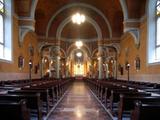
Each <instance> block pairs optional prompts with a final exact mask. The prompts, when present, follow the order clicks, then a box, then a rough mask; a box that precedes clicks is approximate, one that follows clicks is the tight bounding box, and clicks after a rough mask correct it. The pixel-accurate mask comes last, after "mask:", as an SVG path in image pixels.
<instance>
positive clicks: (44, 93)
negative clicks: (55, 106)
mask: <svg viewBox="0 0 160 120" xmlns="http://www.w3.org/2000/svg"><path fill="white" fill-rule="evenodd" d="M22 90H25V91H29V92H38V93H40V99H41V100H42V101H43V102H44V103H45V106H46V113H48V112H49V109H50V108H49V106H50V104H49V92H48V89H47V88H43V87H30V88H22Z"/></svg>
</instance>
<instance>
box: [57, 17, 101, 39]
mask: <svg viewBox="0 0 160 120" xmlns="http://www.w3.org/2000/svg"><path fill="white" fill-rule="evenodd" d="M86 21H88V22H89V23H90V24H92V25H93V26H94V28H95V30H96V32H97V35H98V36H97V39H98V40H102V31H101V29H100V27H99V25H98V24H97V23H96V21H95V20H93V19H92V18H90V17H88V16H86ZM69 22H71V17H68V18H66V19H65V20H64V21H62V22H61V24H60V25H59V27H58V29H57V34H56V38H57V39H58V40H60V39H61V32H62V30H63V28H64V27H65V25H66V24H67V23H69Z"/></svg>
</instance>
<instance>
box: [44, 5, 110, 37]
mask: <svg viewBox="0 0 160 120" xmlns="http://www.w3.org/2000/svg"><path fill="white" fill-rule="evenodd" d="M76 6H79V7H86V8H89V9H92V10H94V11H95V12H96V13H98V14H99V15H100V16H101V17H102V18H103V19H104V20H105V22H106V24H107V26H108V30H109V36H110V38H111V37H112V29H111V26H110V23H109V21H108V19H107V18H106V17H105V15H104V14H103V13H102V12H101V11H100V10H98V9H97V8H96V7H94V6H92V5H88V4H85V3H72V4H67V5H65V6H63V7H62V8H60V9H59V10H58V11H57V12H56V13H55V14H54V15H53V16H52V17H51V19H50V20H49V22H48V25H47V29H46V37H48V32H49V28H50V26H51V23H52V21H53V20H54V19H55V17H56V16H57V15H58V14H59V13H60V12H62V11H64V10H65V9H68V8H71V7H76Z"/></svg>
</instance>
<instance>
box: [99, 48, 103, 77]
mask: <svg viewBox="0 0 160 120" xmlns="http://www.w3.org/2000/svg"><path fill="white" fill-rule="evenodd" d="M102 52H103V48H102V46H100V45H99V46H98V54H99V55H98V79H102V78H103V60H102Z"/></svg>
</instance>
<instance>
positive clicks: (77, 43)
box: [75, 41, 83, 48]
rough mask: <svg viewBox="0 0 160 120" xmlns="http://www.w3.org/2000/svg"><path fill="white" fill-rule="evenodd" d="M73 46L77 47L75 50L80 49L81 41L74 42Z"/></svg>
mask: <svg viewBox="0 0 160 120" xmlns="http://www.w3.org/2000/svg"><path fill="white" fill-rule="evenodd" d="M75 45H76V46H77V48H81V47H82V46H83V43H82V41H76V43H75Z"/></svg>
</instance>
